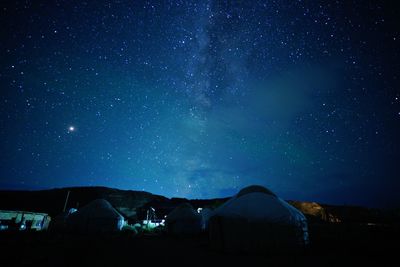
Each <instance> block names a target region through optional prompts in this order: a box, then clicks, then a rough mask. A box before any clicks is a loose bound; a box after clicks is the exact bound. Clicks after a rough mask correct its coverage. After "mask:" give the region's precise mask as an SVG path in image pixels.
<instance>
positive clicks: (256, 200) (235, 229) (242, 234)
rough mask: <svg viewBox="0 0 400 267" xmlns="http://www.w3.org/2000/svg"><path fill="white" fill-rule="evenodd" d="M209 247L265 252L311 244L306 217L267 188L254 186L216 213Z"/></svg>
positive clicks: (234, 197) (212, 221)
mask: <svg viewBox="0 0 400 267" xmlns="http://www.w3.org/2000/svg"><path fill="white" fill-rule="evenodd" d="M209 235H210V244H211V246H212V247H213V248H215V249H222V250H226V251H257V252H262V251H266V250H267V249H269V248H281V247H297V246H304V245H306V244H307V243H308V226H307V220H306V218H305V216H304V215H303V214H302V213H301V212H300V211H299V210H297V209H296V208H294V207H292V206H291V205H290V204H288V203H287V202H285V201H284V200H282V199H280V198H279V197H277V196H276V195H275V194H274V193H272V192H271V191H270V190H268V189H266V188H265V187H262V186H258V185H253V186H249V187H246V188H243V189H242V190H241V191H240V192H239V193H238V194H236V195H235V196H233V197H232V198H231V199H230V200H228V201H227V202H225V203H224V204H223V205H221V206H220V207H218V208H217V209H216V210H214V212H213V214H212V216H211V218H210V221H209Z"/></svg>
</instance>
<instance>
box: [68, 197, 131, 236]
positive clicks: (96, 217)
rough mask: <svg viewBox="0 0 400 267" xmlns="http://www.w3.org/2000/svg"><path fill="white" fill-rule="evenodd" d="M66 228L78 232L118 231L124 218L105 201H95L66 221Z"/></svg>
mask: <svg viewBox="0 0 400 267" xmlns="http://www.w3.org/2000/svg"><path fill="white" fill-rule="evenodd" d="M67 224H68V228H69V229H71V230H74V231H78V232H113V231H120V230H121V229H122V226H123V225H124V217H123V216H122V215H121V214H120V213H119V212H118V211H117V210H116V209H114V208H113V207H112V206H111V204H110V203H109V202H108V201H107V200H105V199H97V200H94V201H92V202H90V203H89V204H87V205H86V206H84V207H83V208H81V209H80V210H78V211H77V212H74V213H72V214H71V215H69V216H68V219H67Z"/></svg>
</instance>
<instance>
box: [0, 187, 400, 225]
mask: <svg viewBox="0 0 400 267" xmlns="http://www.w3.org/2000/svg"><path fill="white" fill-rule="evenodd" d="M68 191H70V195H69V199H68V204H67V210H68V209H69V208H79V207H82V206H84V205H86V204H88V203H89V202H91V201H93V200H95V199H98V198H103V199H106V200H107V201H109V202H110V203H111V204H112V205H113V206H114V207H115V208H116V209H118V210H119V211H120V212H121V213H122V214H124V215H125V216H126V217H127V218H129V219H131V220H136V219H144V218H145V217H146V212H147V210H148V209H149V208H150V207H153V208H155V209H156V215H157V217H158V218H162V217H164V215H166V214H168V213H169V212H170V211H171V210H172V209H174V208H175V207H176V206H178V205H179V204H181V203H184V202H190V204H192V206H193V207H194V208H196V209H197V208H198V207H203V208H204V207H209V208H215V207H217V206H219V205H221V204H223V203H224V202H225V201H226V200H228V199H229V198H216V199H193V200H189V199H185V198H171V199H169V198H166V197H164V196H160V195H154V194H151V193H148V192H144V191H132V190H120V189H114V188H108V187H71V188H57V189H50V190H39V191H0V209H3V210H20V211H35V212H45V213H48V214H49V215H50V216H52V217H53V216H56V215H57V214H59V213H61V212H62V210H63V207H64V203H65V199H66V196H67V193H68ZM288 202H289V203H290V204H291V205H293V206H294V207H296V208H298V209H299V210H301V211H302V212H303V213H304V214H305V215H306V216H307V217H308V219H309V221H310V222H316V223H318V222H346V223H393V222H398V221H399V219H400V211H399V210H389V211H387V210H380V209H371V208H365V207H354V206H334V205H324V204H319V203H316V202H304V201H303V202H302V201H288Z"/></svg>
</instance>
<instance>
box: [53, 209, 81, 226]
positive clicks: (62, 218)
mask: <svg viewBox="0 0 400 267" xmlns="http://www.w3.org/2000/svg"><path fill="white" fill-rule="evenodd" d="M76 211H77V209H74V208H71V209H69V210H68V211H64V212H62V213H60V214H58V215H57V216H56V217H54V220H52V221H51V222H50V226H49V230H50V231H64V230H66V229H67V219H68V217H69V216H70V215H71V214H72V213H74V212H76Z"/></svg>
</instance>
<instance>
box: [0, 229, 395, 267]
mask: <svg viewBox="0 0 400 267" xmlns="http://www.w3.org/2000/svg"><path fill="white" fill-rule="evenodd" d="M399 237H400V234H399V227H398V226H367V225H354V224H353V225H351V224H349V225H344V224H321V225H313V226H312V227H310V239H311V244H310V246H309V247H308V248H306V249H302V250H296V251H288V250H286V249H277V250H274V251H266V252H265V253H263V254H252V253H225V252H222V251H213V250H211V249H210V248H209V244H208V237H207V235H201V236H195V237H180V238H178V237H171V236H167V235H154V236H152V235H137V236H133V235H132V234H131V233H129V232H125V233H124V232H121V233H118V234H113V235H71V234H57V233H47V232H41V233H40V232H35V233H23V232H17V233H10V232H4V233H0V255H1V262H0V266H77V265H79V266H137V265H141V266H216V265H219V266H229V265H233V266H299V265H300V266H350V265H351V266H398V263H397V262H396V261H394V262H393V260H396V256H397V254H398V249H397V245H398V244H397V243H398V240H399Z"/></svg>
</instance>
